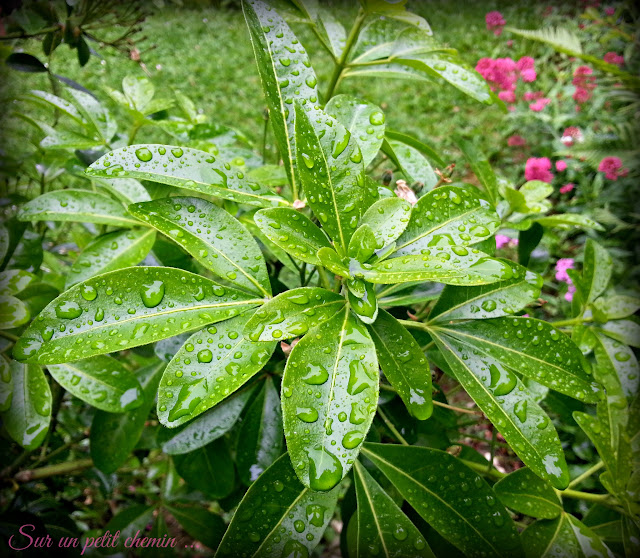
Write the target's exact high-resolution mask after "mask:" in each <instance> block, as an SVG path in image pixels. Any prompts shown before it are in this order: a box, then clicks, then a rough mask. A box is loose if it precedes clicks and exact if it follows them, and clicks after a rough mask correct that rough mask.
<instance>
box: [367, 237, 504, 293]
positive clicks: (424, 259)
mask: <svg viewBox="0 0 640 558" xmlns="http://www.w3.org/2000/svg"><path fill="white" fill-rule="evenodd" d="M423 252H424V253H423V254H413V255H410V256H401V257H398V258H395V257H394V258H391V259H389V260H384V261H382V262H379V263H376V264H373V265H372V266H370V267H369V266H367V265H365V266H363V267H362V270H361V274H362V276H363V277H364V278H365V279H366V280H367V281H369V282H371V283H382V284H389V283H407V282H410V281H437V282H439V283H445V284H447V285H485V284H487V283H495V282H496V281H500V280H506V279H509V278H511V277H512V276H513V271H512V269H511V265H510V264H508V263H505V262H503V261H501V260H496V259H493V258H490V257H489V256H487V255H486V254H484V253H482V252H480V251H478V250H475V249H473V250H472V249H471V248H465V247H464V246H446V247H437V248H425V249H423ZM355 276H356V277H357V276H358V275H355Z"/></svg>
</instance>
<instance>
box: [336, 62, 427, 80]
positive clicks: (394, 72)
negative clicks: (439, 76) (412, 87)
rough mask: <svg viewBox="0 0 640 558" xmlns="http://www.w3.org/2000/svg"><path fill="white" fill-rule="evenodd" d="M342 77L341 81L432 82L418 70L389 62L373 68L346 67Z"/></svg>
mask: <svg viewBox="0 0 640 558" xmlns="http://www.w3.org/2000/svg"><path fill="white" fill-rule="evenodd" d="M342 75H343V79H344V78H347V77H352V76H356V77H373V78H383V79H394V80H398V79H408V80H411V81H419V82H421V83H424V82H427V83H433V80H432V79H430V78H429V77H427V76H426V75H425V74H424V73H422V72H420V71H419V70H415V69H414V68H410V67H409V66H404V65H403V64H397V63H395V62H391V63H388V64H383V63H379V64H375V65H373V66H357V65H354V66H350V67H348V68H347V69H346V70H345V71H344V73H343V74H342Z"/></svg>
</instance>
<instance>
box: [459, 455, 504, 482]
mask: <svg viewBox="0 0 640 558" xmlns="http://www.w3.org/2000/svg"><path fill="white" fill-rule="evenodd" d="M459 460H460V462H462V463H464V464H465V465H466V466H467V467H469V469H473V470H474V471H475V472H476V473H480V474H481V475H485V476H487V477H489V478H492V479H494V480H500V479H503V478H504V477H506V476H507V474H506V473H501V472H500V471H498V470H497V469H491V470H488V469H487V466H486V465H484V464H483V463H476V462H475V461H467V460H466V459H459Z"/></svg>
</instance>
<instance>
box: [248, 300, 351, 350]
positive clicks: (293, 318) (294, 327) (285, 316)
mask: <svg viewBox="0 0 640 558" xmlns="http://www.w3.org/2000/svg"><path fill="white" fill-rule="evenodd" d="M344 305H345V300H344V297H343V296H341V295H339V294H337V293H332V292H331V291H328V290H326V289H321V288H319V287H300V288H299V289H290V290H288V291H286V292H284V293H282V294H279V295H278V296H276V297H275V298H273V299H271V300H270V301H269V302H267V303H266V304H265V305H264V306H262V308H260V309H259V310H258V311H256V313H255V314H253V316H252V317H251V318H250V319H249V321H248V322H247V325H246V326H245V328H244V333H245V335H246V336H247V337H248V338H249V339H251V340H253V341H283V340H285V339H292V338H294V337H298V336H300V335H304V334H305V333H307V331H309V330H310V329H311V328H313V327H315V326H317V325H319V324H321V323H322V322H325V321H327V320H328V319H330V318H331V317H332V316H334V315H335V314H336V313H337V312H339V311H340V310H341V309H342V308H343V307H344Z"/></svg>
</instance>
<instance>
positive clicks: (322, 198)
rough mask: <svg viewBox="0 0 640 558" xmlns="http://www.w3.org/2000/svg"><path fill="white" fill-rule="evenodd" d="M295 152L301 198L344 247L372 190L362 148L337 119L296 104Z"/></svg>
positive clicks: (371, 198) (372, 195)
mask: <svg viewBox="0 0 640 558" xmlns="http://www.w3.org/2000/svg"><path fill="white" fill-rule="evenodd" d="M295 110H296V154H297V160H298V171H299V173H300V182H301V184H302V185H303V186H304V191H305V194H306V196H307V203H308V205H309V207H311V209H312V210H313V213H314V214H315V215H316V217H317V218H318V220H319V221H320V223H321V224H322V226H323V228H324V229H325V230H326V231H327V232H328V233H329V236H331V238H332V239H333V240H334V242H335V243H338V244H339V245H340V248H339V250H340V249H342V250H343V251H344V250H346V248H347V246H348V245H349V240H350V239H351V236H352V235H353V233H354V231H355V230H356V228H357V226H358V223H359V221H360V217H361V216H362V214H363V213H364V212H365V211H366V210H367V209H368V207H369V206H370V205H371V204H372V203H373V202H374V201H375V199H376V198H377V196H378V193H377V191H376V192H372V191H370V190H369V189H368V188H367V187H366V186H365V181H364V165H363V164H362V152H361V151H360V147H359V146H358V143H357V141H356V139H355V138H354V137H353V136H352V135H351V134H350V133H349V131H348V130H346V129H345V127H344V126H342V124H340V123H339V122H338V121H336V120H334V119H333V118H331V117H330V116H328V115H327V114H325V113H324V112H322V111H320V110H314V111H312V112H306V110H305V109H304V108H302V105H300V104H299V103H296V105H295Z"/></svg>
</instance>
